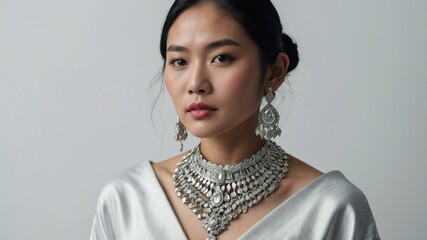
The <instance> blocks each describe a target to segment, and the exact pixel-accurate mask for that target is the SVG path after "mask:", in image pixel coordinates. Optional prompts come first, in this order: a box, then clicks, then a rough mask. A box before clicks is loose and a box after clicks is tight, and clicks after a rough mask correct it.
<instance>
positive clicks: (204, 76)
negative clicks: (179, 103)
mask: <svg viewBox="0 0 427 240" xmlns="http://www.w3.org/2000/svg"><path fill="white" fill-rule="evenodd" d="M187 88H188V93H189V94H197V95H206V94H210V93H211V92H212V85H211V82H210V79H209V74H208V72H207V70H206V69H205V67H204V66H202V65H200V64H195V65H193V67H192V69H191V74H190V79H189V81H188V86H187Z"/></svg>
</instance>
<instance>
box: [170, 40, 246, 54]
mask: <svg viewBox="0 0 427 240" xmlns="http://www.w3.org/2000/svg"><path fill="white" fill-rule="evenodd" d="M222 46H239V47H240V46H242V45H240V44H239V43H238V42H236V41H234V40H231V39H228V38H225V39H221V40H218V41H215V42H211V43H209V44H208V45H206V47H205V48H206V49H207V50H212V49H215V48H219V47H222ZM166 51H167V52H188V49H187V48H185V47H183V46H179V45H175V44H171V45H170V46H169V47H168V49H167V50H166Z"/></svg>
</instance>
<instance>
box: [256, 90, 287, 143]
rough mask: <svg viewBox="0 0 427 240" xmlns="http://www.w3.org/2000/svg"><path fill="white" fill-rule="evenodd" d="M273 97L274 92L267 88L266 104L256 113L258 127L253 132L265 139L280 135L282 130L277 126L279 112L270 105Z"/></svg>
mask: <svg viewBox="0 0 427 240" xmlns="http://www.w3.org/2000/svg"><path fill="white" fill-rule="evenodd" d="M274 97H275V94H274V92H273V91H272V89H271V88H269V89H268V94H267V95H266V96H265V100H267V105H265V106H264V107H263V108H262V110H261V111H260V112H259V113H258V127H257V128H256V130H255V133H256V135H259V136H260V137H261V138H263V139H266V140H270V139H271V138H275V137H277V136H280V134H281V133H282V130H280V127H279V119H280V116H279V112H277V110H276V108H274V107H273V105H271V102H272V101H273V99H274Z"/></svg>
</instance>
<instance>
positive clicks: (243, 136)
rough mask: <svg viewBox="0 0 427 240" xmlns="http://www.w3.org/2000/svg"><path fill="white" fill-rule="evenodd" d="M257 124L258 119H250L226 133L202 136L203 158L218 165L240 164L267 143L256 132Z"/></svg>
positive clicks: (201, 148)
mask: <svg viewBox="0 0 427 240" xmlns="http://www.w3.org/2000/svg"><path fill="white" fill-rule="evenodd" d="M256 126H257V121H256V120H253V119H249V121H247V122H245V123H242V124H241V125H240V126H238V127H236V128H235V129H233V130H232V131H230V132H228V133H226V134H222V135H219V136H215V137H210V138H202V139H201V144H200V150H201V152H202V155H203V158H204V159H206V160H208V161H210V162H212V163H215V164H217V165H227V164H228V165H233V164H238V163H240V162H242V161H244V160H245V159H247V158H249V157H250V156H251V155H253V154H255V153H256V152H257V151H258V150H260V149H261V148H262V146H263V145H264V143H265V141H264V140H262V139H261V138H260V137H259V136H257V135H256V134H255V128H256ZM248 129H249V130H248Z"/></svg>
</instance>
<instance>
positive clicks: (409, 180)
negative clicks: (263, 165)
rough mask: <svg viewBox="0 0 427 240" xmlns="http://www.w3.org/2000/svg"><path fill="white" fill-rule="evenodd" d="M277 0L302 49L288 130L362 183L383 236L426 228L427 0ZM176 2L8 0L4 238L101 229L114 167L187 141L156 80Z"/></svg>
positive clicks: (1, 88) (307, 153) (4, 1)
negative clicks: (166, 23) (164, 29)
mask: <svg viewBox="0 0 427 240" xmlns="http://www.w3.org/2000/svg"><path fill="white" fill-rule="evenodd" d="M274 2H275V4H276V7H277V9H278V11H279V13H280V15H281V17H282V21H283V25H284V27H285V29H286V31H287V32H288V33H289V34H290V35H291V36H292V37H293V38H294V39H296V40H297V42H298V44H299V47H300V53H301V54H300V55H301V62H300V66H299V67H298V68H297V70H296V71H295V72H294V73H292V74H291V76H289V78H288V82H289V85H288V86H287V87H285V88H283V89H282V90H281V94H280V95H281V97H282V98H283V99H284V100H283V101H276V103H275V105H276V106H277V108H279V110H280V112H281V114H282V121H281V127H282V129H283V136H282V137H281V138H280V139H279V140H278V142H279V143H280V144H281V145H282V146H283V147H284V148H285V149H286V150H287V151H288V152H289V153H290V154H293V155H295V156H297V157H299V158H301V159H303V160H304V161H306V162H307V163H309V164H311V165H313V166H315V167H317V168H319V169H320V170H322V171H324V172H327V171H330V170H334V169H339V170H341V171H342V172H343V173H344V174H345V175H346V176H347V177H348V178H349V179H350V180H351V181H352V182H353V183H354V184H356V185H357V186H358V187H359V188H361V189H362V191H363V192H364V193H365V194H366V196H367V198H368V200H369V202H370V205H371V208H372V211H373V213H374V215H375V218H376V221H377V225H378V229H379V231H380V234H381V236H382V238H383V239H421V238H423V237H424V235H425V234H424V233H425V229H426V228H427V217H426V216H427V208H426V207H425V203H426V202H427V187H426V183H427V177H426V174H425V171H426V168H427V164H426V160H427V146H426V143H427V96H426V90H427V66H426V62H427V45H426V43H427V14H426V13H427V2H426V1H422V0H413V1H403V0H395V1H386V0H378V1H368V0H362V1H338V0H326V1H314V0H307V1H288V0H286V1H279V0H276V1H274ZM171 3H172V1H171V0H169V1H163V0H162V1H145V0H139V1H135V0H122V1H111V0H102V1H101V0H73V1H72V0H69V1H58V0H40V1H30V0H0V239H8V240H18V239H37V240H39V239H40V240H42V239H43V240H45V239H63V240H65V239H69V240H75V239H88V238H89V233H90V228H91V224H92V217H93V214H94V211H95V205H96V201H97V197H98V194H99V191H100V190H101V188H102V186H103V184H104V183H105V182H106V181H107V180H108V179H109V178H111V177H113V176H114V175H115V174H117V173H118V172H120V171H121V170H123V169H125V168H127V167H130V166H132V165H135V164H137V163H138V162H139V161H141V160H147V159H150V160H153V161H159V160H162V159H165V158H167V157H169V156H172V155H175V154H177V153H178V145H177V144H176V143H175V142H174V141H173V140H172V138H173V125H174V121H175V110H174V109H173V107H172V105H171V101H170V99H169V97H168V95H167V93H166V92H165V94H163V95H162V97H161V98H160V101H159V102H158V104H157V106H156V107H155V108H154V109H155V110H154V113H153V122H154V124H153V123H152V122H151V109H152V108H151V103H152V101H153V100H154V98H155V96H156V95H157V92H158V89H159V88H158V86H160V85H156V86H155V87H154V88H152V89H151V90H150V88H149V85H150V82H151V81H152V80H153V79H155V78H156V75H157V74H158V73H159V72H160V69H161V64H162V62H161V58H160V54H159V51H158V45H159V43H158V42H159V39H160V31H161V25H162V21H163V20H164V18H165V16H166V12H167V10H168V8H169V6H170V5H171ZM279 100H280V97H279ZM196 143H197V139H191V140H189V141H187V142H186V143H185V148H187V149H188V148H190V147H192V146H194V145H195V144H196Z"/></svg>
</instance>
